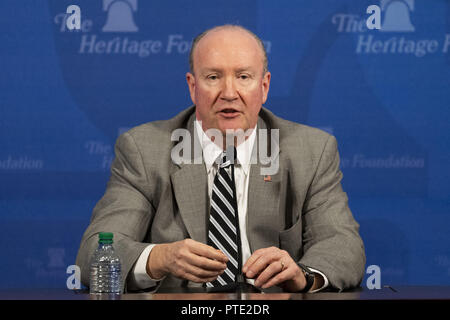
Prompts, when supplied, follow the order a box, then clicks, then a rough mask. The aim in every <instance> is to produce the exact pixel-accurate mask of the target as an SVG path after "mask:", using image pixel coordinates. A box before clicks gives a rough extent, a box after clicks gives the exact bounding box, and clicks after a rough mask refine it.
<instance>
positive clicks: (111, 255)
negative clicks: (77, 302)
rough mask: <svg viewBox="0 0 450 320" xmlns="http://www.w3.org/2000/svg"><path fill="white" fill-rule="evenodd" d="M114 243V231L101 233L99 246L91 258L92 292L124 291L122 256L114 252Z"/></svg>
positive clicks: (90, 286) (90, 285)
mask: <svg viewBox="0 0 450 320" xmlns="http://www.w3.org/2000/svg"><path fill="white" fill-rule="evenodd" d="M112 244H113V234H112V233H110V232H101V233H100V234H99V239H98V248H97V249H96V250H95V252H94V254H93V256H92V258H91V268H90V284H89V288H90V290H89V292H90V293H92V294H103V293H107V294H121V293H122V281H121V280H122V275H121V269H122V268H121V264H120V258H119V256H118V255H117V254H116V253H115V252H114V248H113V245H112Z"/></svg>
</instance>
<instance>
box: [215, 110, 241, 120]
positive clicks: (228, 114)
mask: <svg viewBox="0 0 450 320" xmlns="http://www.w3.org/2000/svg"><path fill="white" fill-rule="evenodd" d="M240 113H241V112H240V111H238V110H236V109H234V108H224V109H222V110H220V111H219V112H218V114H219V115H221V116H222V117H224V118H235V117H237V116H238V115H239V114H240Z"/></svg>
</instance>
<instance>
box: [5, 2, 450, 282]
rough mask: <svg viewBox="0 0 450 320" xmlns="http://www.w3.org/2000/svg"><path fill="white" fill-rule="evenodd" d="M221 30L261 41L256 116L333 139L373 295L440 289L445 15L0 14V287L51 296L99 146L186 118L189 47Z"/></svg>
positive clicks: (283, 10)
mask: <svg viewBox="0 0 450 320" xmlns="http://www.w3.org/2000/svg"><path fill="white" fill-rule="evenodd" d="M70 4H77V5H79V6H80V8H81V21H82V22H81V30H80V31H69V30H68V29H67V28H66V26H65V19H66V14H65V12H66V8H67V6H69V5H70ZM371 4H376V5H379V6H380V7H381V9H382V11H381V17H382V29H381V30H368V29H367V27H366V24H365V20H366V19H367V18H368V16H369V15H368V14H367V13H366V8H367V7H368V6H369V5H371ZM223 23H238V24H241V25H243V26H245V27H247V28H249V29H251V30H253V31H254V32H255V33H257V34H258V35H260V37H261V38H262V39H263V40H264V42H265V45H266V48H267V51H268V56H269V69H270V71H271V73H272V82H271V88H270V92H269V99H268V102H267V103H266V107H268V108H269V109H271V110H272V111H273V112H274V113H275V114H277V115H279V116H281V117H284V118H287V119H290V120H293V121H297V122H301V123H305V124H308V125H311V126H315V127H319V128H322V129H324V130H326V131H328V132H331V133H332V134H333V135H335V136H336V138H337V140H338V143H339V150H340V154H341V160H342V161H341V167H342V171H343V173H344V179H343V186H344V189H345V191H346V192H347V193H348V196H349V199H350V202H349V203H350V208H351V209H352V212H353V214H354V216H355V218H356V219H357V221H358V222H359V223H360V225H361V230H360V231H361V236H362V238H363V240H364V242H365V245H366V254H367V266H369V265H372V264H375V265H378V266H380V268H381V282H382V285H385V284H391V285H396V284H411V285H412V284H420V285H438V284H445V285H449V284H450V232H449V231H450V210H449V209H450V197H449V194H450V170H449V163H450V148H449V146H450V130H449V129H450V123H449V121H450V108H449V107H450V54H449V52H450V1H447V0H416V1H414V0H409V1H408V0H401V1H400V0H386V1H383V0H381V1H380V0H369V1H366V0H341V1H335V0H320V1H306V0H302V1H300V0H299V1H273V0H267V1H263V0H261V1H257V0H254V1H242V0H239V1H238V0H236V1H235V0H227V1H203V0H202V1H199V0H196V1H182V0H171V1H153V0H136V1H132V0H127V1H125V0H124V1H107V0H103V1H102V0H85V1H82V0H70V1H64V0H55V1H42V0H41V1H38V0H36V1H17V0H1V1H0V30H1V31H0V212H1V217H0V242H1V248H2V254H1V256H0V274H1V275H3V276H2V277H1V278H0V287H1V288H10V287H27V288H28V287H29V288H38V287H65V286H66V277H67V275H66V268H67V266H68V265H71V264H74V263H75V256H76V252H77V250H78V246H79V243H80V239H81V236H82V233H83V232H84V230H85V228H86V227H87V225H88V223H89V219H90V216H91V211H92V209H93V207H94V205H95V203H96V202H97V201H98V200H99V199H100V197H101V196H102V195H103V192H104V190H105V185H106V182H107V180H108V178H109V166H110V164H111V161H112V159H113V157H114V153H113V146H114V142H115V140H116V139H117V137H118V135H119V134H120V133H122V132H123V131H125V130H127V129H128V128H130V127H133V126H135V125H138V124H141V123H143V122H147V121H152V120H159V119H167V118H170V117H172V116H174V115H175V114H177V113H178V112H179V111H181V110H183V109H184V108H186V107H187V106H189V105H190V103H191V101H190V98H189V95H188V90H187V85H186V83H185V73H186V71H187V70H188V63H187V58H188V50H189V46H190V42H191V40H192V38H193V37H194V36H195V35H197V34H198V33H200V32H201V31H203V30H204V29H206V28H209V27H212V26H214V25H218V24H223ZM366 277H367V276H366ZM363 285H365V282H364V283H363Z"/></svg>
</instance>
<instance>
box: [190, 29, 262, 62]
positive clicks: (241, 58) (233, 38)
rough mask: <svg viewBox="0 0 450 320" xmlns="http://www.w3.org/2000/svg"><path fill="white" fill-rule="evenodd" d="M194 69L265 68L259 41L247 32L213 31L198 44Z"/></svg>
mask: <svg viewBox="0 0 450 320" xmlns="http://www.w3.org/2000/svg"><path fill="white" fill-rule="evenodd" d="M193 59H194V68H195V69H196V68H200V69H202V68H234V67H236V68H239V67H252V68H258V69H259V68H261V69H262V68H263V59H264V56H263V53H262V49H261V47H260V46H259V44H258V42H257V40H256V39H255V38H254V37H253V36H252V35H251V34H249V33H248V32H246V31H245V30H242V29H239V28H227V29H219V30H212V31H210V32H209V33H207V34H206V35H205V36H204V37H203V38H202V39H200V41H199V42H198V43H197V47H196V48H195V51H194V56H193Z"/></svg>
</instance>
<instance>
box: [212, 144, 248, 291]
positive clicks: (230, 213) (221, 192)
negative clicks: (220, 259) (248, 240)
mask: <svg viewBox="0 0 450 320" xmlns="http://www.w3.org/2000/svg"><path fill="white" fill-rule="evenodd" d="M227 154H228V157H227ZM230 155H231V157H232V158H231V159H230ZM234 159H236V149H235V148H231V149H228V150H227V151H225V152H223V153H222V155H221V160H222V161H221V163H220V164H219V170H218V172H217V174H216V176H215V178H214V185H213V189H212V196H211V209H210V214H209V228H208V245H210V246H212V247H214V248H216V249H219V250H221V251H222V252H223V253H224V254H225V255H226V256H227V257H228V262H227V268H226V269H225V272H224V273H222V274H221V275H220V276H219V277H218V278H217V279H216V280H214V281H213V282H208V283H206V286H207V287H219V286H224V285H227V284H230V283H233V282H236V279H237V275H238V274H239V272H240V270H241V263H242V262H241V259H240V257H241V247H240V234H239V220H238V212H237V201H236V190H235V183H234ZM227 168H229V169H228V170H227ZM227 171H229V172H227Z"/></svg>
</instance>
